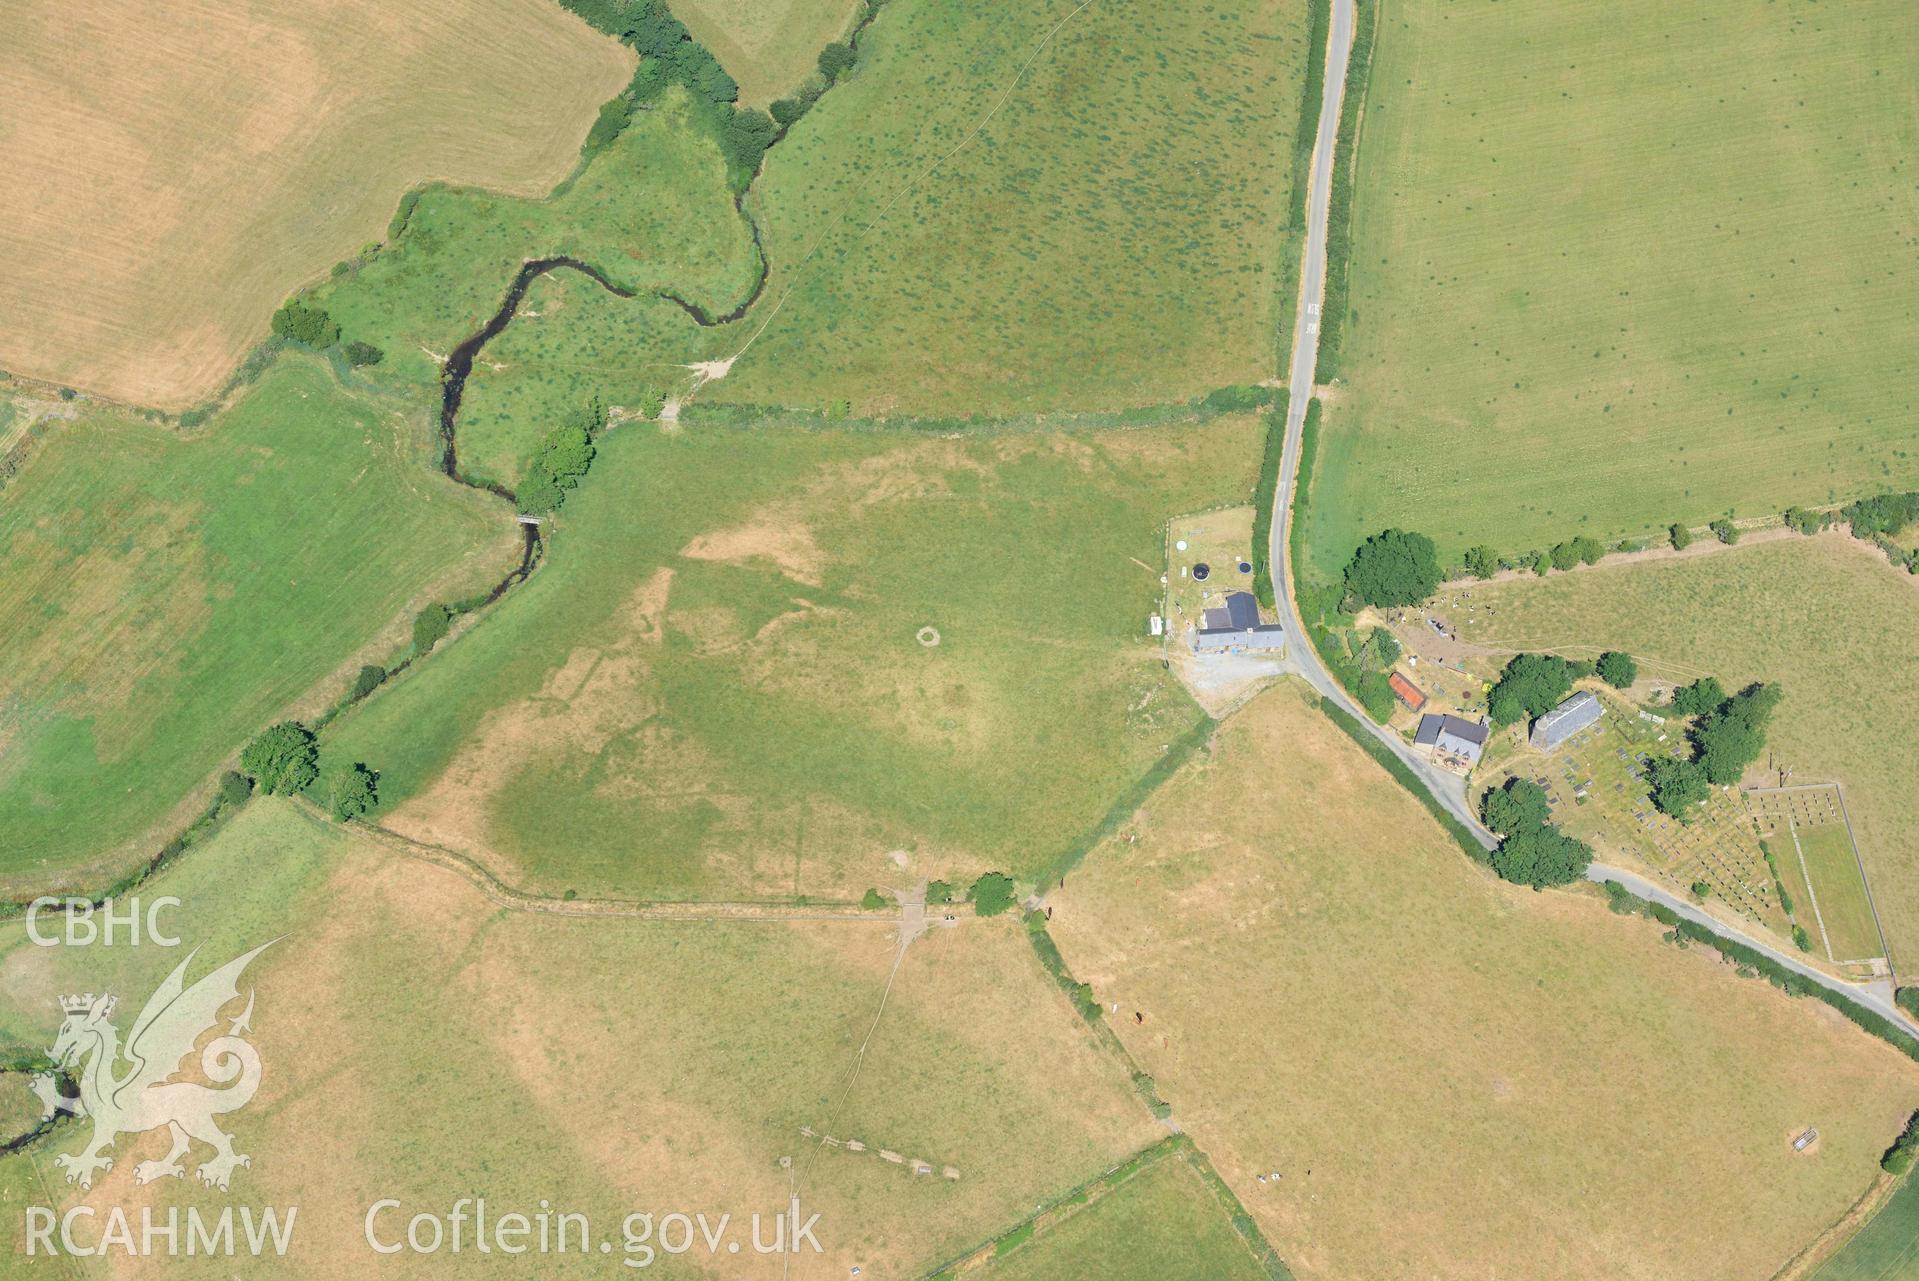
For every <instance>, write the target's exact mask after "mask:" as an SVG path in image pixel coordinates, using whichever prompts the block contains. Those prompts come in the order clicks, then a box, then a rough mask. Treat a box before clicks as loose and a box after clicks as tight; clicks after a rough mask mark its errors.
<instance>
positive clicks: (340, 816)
mask: <svg viewBox="0 0 1919 1281" xmlns="http://www.w3.org/2000/svg"><path fill="white" fill-rule="evenodd" d="M240 769H241V771H243V772H242V773H231V772H229V773H228V774H227V775H225V776H224V777H222V779H221V780H220V799H221V802H222V803H224V804H228V805H237V804H239V803H240V802H241V801H243V800H245V799H246V797H247V796H248V795H250V794H251V793H252V792H253V790H254V789H255V788H257V789H259V790H260V791H262V792H264V793H266V794H267V795H268V796H298V795H300V794H301V793H303V792H305V791H307V790H309V789H310V788H311V787H312V786H313V785H314V784H315V783H317V782H318V781H319V779H320V744H319V740H318V739H317V737H316V736H315V735H314V733H313V731H312V730H311V729H308V728H307V727H306V726H305V725H303V724H301V723H300V722H299V721H281V722H280V723H279V724H277V725H272V726H269V727H267V728H266V729H264V730H261V731H260V732H259V733H258V734H256V735H254V737H253V740H252V741H251V742H249V743H248V744H247V745H246V746H245V747H244V748H242V749H241V751H240ZM379 784H380V775H379V771H377V770H374V769H372V768H370V767H369V766H367V765H366V764H365V763H364V762H357V761H356V762H355V763H354V764H353V765H352V766H351V767H350V768H348V769H345V770H343V771H341V773H340V774H339V776H338V777H337V778H335V779H334V780H333V786H332V787H331V789H330V792H329V796H328V802H327V809H328V811H329V812H330V813H331V814H332V815H333V817H334V818H335V819H337V820H339V821H340V822H342V823H344V822H346V821H347V820H348V819H354V818H359V817H360V816H361V815H363V814H367V813H370V812H371V811H372V810H373V808H374V807H375V806H376V805H378V804H379V800H380V797H379Z"/></svg>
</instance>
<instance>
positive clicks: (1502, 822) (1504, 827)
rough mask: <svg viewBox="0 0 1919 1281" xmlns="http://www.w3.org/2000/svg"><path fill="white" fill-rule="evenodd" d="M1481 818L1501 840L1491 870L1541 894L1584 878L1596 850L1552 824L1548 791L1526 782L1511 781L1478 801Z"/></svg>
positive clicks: (1531, 782)
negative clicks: (1544, 890) (1552, 886)
mask: <svg viewBox="0 0 1919 1281" xmlns="http://www.w3.org/2000/svg"><path fill="white" fill-rule="evenodd" d="M1479 816H1480V819H1481V821H1483V822H1484V823H1485V824H1486V826H1487V827H1489V828H1491V829H1492V830H1493V831H1494V832H1497V833H1498V834H1499V835H1500V836H1501V837H1502V838H1504V839H1502V840H1501V841H1500V842H1499V848H1498V849H1496V850H1494V851H1493V854H1492V864H1493V870H1494V871H1495V872H1498V873H1499V875H1500V876H1502V877H1503V878H1505V879H1506V880H1509V881H1513V882H1515V883H1517V884H1520V885H1530V886H1532V887H1533V888H1534V889H1543V888H1544V887H1546V886H1548V885H1565V884H1568V883H1569V882H1572V881H1576V880H1578V879H1579V878H1580V877H1582V876H1584V875H1585V874H1586V868H1587V866H1588V865H1589V864H1591V862H1592V856H1593V852H1592V847H1591V846H1589V845H1587V844H1586V843H1585V842H1584V841H1578V840H1574V839H1573V838H1572V837H1570V836H1567V835H1566V834H1565V833H1564V832H1562V831H1560V830H1559V829H1558V828H1557V827H1555V826H1553V824H1552V821H1551V819H1552V807H1551V806H1550V805H1549V804H1548V803H1547V800H1546V792H1545V789H1544V788H1542V787H1540V786H1539V784H1537V783H1535V782H1533V781H1532V780H1531V779H1527V778H1509V779H1507V780H1506V783H1505V785H1504V786H1503V787H1495V788H1493V789H1492V790H1491V791H1489V792H1487V793H1486V794H1485V795H1484V796H1482V797H1480V798H1479Z"/></svg>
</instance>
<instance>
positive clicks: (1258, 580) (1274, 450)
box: [1253, 392, 1319, 609]
mask: <svg viewBox="0 0 1919 1281" xmlns="http://www.w3.org/2000/svg"><path fill="white" fill-rule="evenodd" d="M1287 399H1288V398H1287V393H1285V392H1281V393H1280V394H1279V399H1278V400H1277V401H1276V402H1275V404H1274V405H1273V407H1272V408H1271V409H1269V410H1267V411H1266V448H1265V452H1263V453H1262V454H1261V455H1260V456H1259V479H1257V480H1255V481H1254V482H1253V595H1254V596H1255V597H1256V598H1257V599H1258V601H1259V603H1260V604H1261V605H1264V606H1265V607H1266V608H1267V609H1277V608H1278V607H1279V604H1278V600H1277V598H1276V597H1275V596H1274V595H1273V553H1272V547H1273V506H1274V504H1275V503H1276V502H1277V500H1278V498H1279V466H1280V463H1281V462H1282V461H1284V459H1285V456H1286V414H1287V409H1288V404H1287ZM1312 403H1313V404H1315V405H1317V404H1318V403H1319V402H1318V401H1316V400H1315V401H1314V402H1312ZM1306 412H1307V413H1308V414H1310V413H1312V409H1311V408H1310V407H1308V409H1307V411H1306Z"/></svg>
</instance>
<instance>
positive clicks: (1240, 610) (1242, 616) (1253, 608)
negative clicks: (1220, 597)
mask: <svg viewBox="0 0 1919 1281" xmlns="http://www.w3.org/2000/svg"><path fill="white" fill-rule="evenodd" d="M1226 616H1227V617H1228V618H1229V619H1231V620H1232V625H1233V626H1234V627H1240V628H1251V627H1258V626H1259V602H1258V601H1257V600H1254V599H1253V594H1252V593H1251V592H1227V593H1226Z"/></svg>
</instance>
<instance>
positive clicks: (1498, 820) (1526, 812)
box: [1479, 778, 1552, 836]
mask: <svg viewBox="0 0 1919 1281" xmlns="http://www.w3.org/2000/svg"><path fill="white" fill-rule="evenodd" d="M1479 817H1480V818H1481V820H1483V821H1484V822H1485V824H1486V826H1487V827H1489V828H1491V829H1492V830H1493V831H1495V832H1497V833H1499V834H1500V835H1501V836H1510V835H1512V834H1513V833H1514V832H1523V831H1525V830H1526V829H1528V828H1533V827H1539V826H1542V825H1543V824H1545V823H1546V822H1547V821H1548V820H1549V819H1550V818H1551V817H1552V813H1551V807H1550V806H1549V805H1548V804H1547V802H1546V789H1545V788H1543V787H1541V786H1540V785H1539V784H1537V783H1535V782H1533V781H1532V780H1531V779H1529V778H1509V779H1507V780H1506V785H1505V786H1504V787H1495V788H1493V789H1492V790H1491V791H1489V792H1487V793H1486V794H1485V795H1484V796H1482V797H1480V798H1479Z"/></svg>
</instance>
